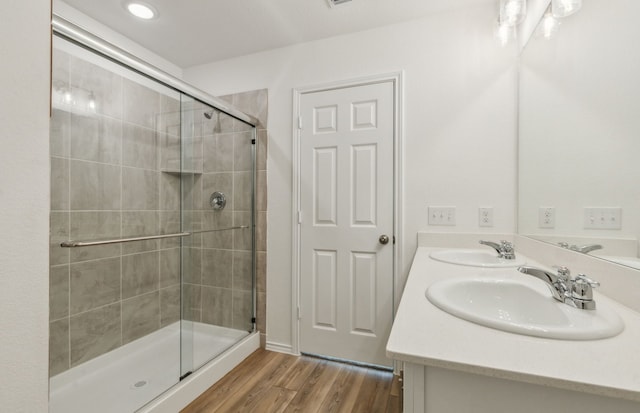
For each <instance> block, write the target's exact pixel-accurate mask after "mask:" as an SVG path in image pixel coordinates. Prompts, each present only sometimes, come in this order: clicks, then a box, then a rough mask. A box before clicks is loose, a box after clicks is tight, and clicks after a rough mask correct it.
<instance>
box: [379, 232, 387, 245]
mask: <svg viewBox="0 0 640 413" xmlns="http://www.w3.org/2000/svg"><path fill="white" fill-rule="evenodd" d="M378 242H379V243H380V244H382V245H387V244H388V243H389V236H388V235H384V234H383V235H380V238H378Z"/></svg>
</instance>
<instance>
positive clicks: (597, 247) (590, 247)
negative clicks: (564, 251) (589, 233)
mask: <svg viewBox="0 0 640 413" xmlns="http://www.w3.org/2000/svg"><path fill="white" fill-rule="evenodd" d="M569 249H570V250H571V251H578V252H581V253H583V254H588V253H590V252H591V251H595V250H601V249H602V245H600V244H587V245H579V246H578V245H572V246H570V247H569Z"/></svg>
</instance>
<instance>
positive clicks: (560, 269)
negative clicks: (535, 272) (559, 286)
mask: <svg viewBox="0 0 640 413" xmlns="http://www.w3.org/2000/svg"><path fill="white" fill-rule="evenodd" d="M553 268H554V269H555V270H556V271H557V273H558V278H560V279H561V280H562V281H567V280H569V278H571V277H570V276H571V270H569V268H567V267H565V266H564V265H554V266H553Z"/></svg>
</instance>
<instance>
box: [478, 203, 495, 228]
mask: <svg viewBox="0 0 640 413" xmlns="http://www.w3.org/2000/svg"><path fill="white" fill-rule="evenodd" d="M478 225H479V226H481V227H492V226H493V207H480V208H478Z"/></svg>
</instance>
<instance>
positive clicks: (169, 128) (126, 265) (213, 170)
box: [50, 38, 255, 413]
mask: <svg viewBox="0 0 640 413" xmlns="http://www.w3.org/2000/svg"><path fill="white" fill-rule="evenodd" d="M52 80H53V82H52V118H51V251H50V257H51V268H50V376H51V386H50V387H51V391H50V392H51V394H50V400H51V401H50V406H51V408H50V411H51V412H52V413H57V412H64V413H71V412H87V411H92V412H128V411H134V410H136V409H138V408H140V407H142V406H144V405H145V404H146V403H148V402H149V401H151V400H152V399H154V398H156V397H157V396H159V395H160V394H161V393H163V392H164V391H166V390H168V389H169V388H171V387H172V386H174V385H176V384H177V383H179V382H180V380H182V379H183V378H184V377H186V376H187V375H188V374H189V373H190V372H193V371H195V370H196V369H198V368H199V367H201V366H202V365H204V364H205V363H207V362H208V361H209V360H211V359H213V358H215V357H216V356H217V355H219V354H220V353H222V352H223V351H225V350H226V349H227V348H229V347H231V346H233V345H234V344H236V343H237V342H238V341H239V340H241V339H242V338H243V337H245V336H246V335H248V334H249V332H251V331H252V330H253V320H252V318H253V302H254V292H253V291H254V282H253V278H254V277H253V268H254V258H253V257H254V253H253V251H254V248H253V233H254V225H253V190H254V188H253V182H254V178H253V177H254V170H253V164H254V155H253V153H254V151H253V147H254V145H253V142H255V140H254V128H253V127H252V126H250V125H247V124H245V123H243V122H241V121H238V120H236V119H234V118H233V117H231V116H229V115H227V114H225V113H223V112H220V111H218V110H214V109H213V108H211V107H209V106H207V105H205V104H203V103H201V102H199V101H196V100H195V99H193V98H191V97H189V96H187V95H185V94H183V93H180V92H178V91H176V90H175V89H173V88H171V87H168V86H166V85H165V84H163V83H161V82H159V81H156V80H154V79H152V78H149V77H147V76H143V75H141V74H139V73H138V72H136V71H132V70H130V69H129V68H127V67H126V66H122V65H120V64H118V63H115V62H114V61H112V60H109V59H106V58H104V57H101V56H100V55H98V54H96V53H93V52H91V51H89V50H87V49H86V48H83V47H80V46H78V45H76V44H74V43H72V42H69V41H66V40H63V39H61V38H54V50H53V74H52Z"/></svg>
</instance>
